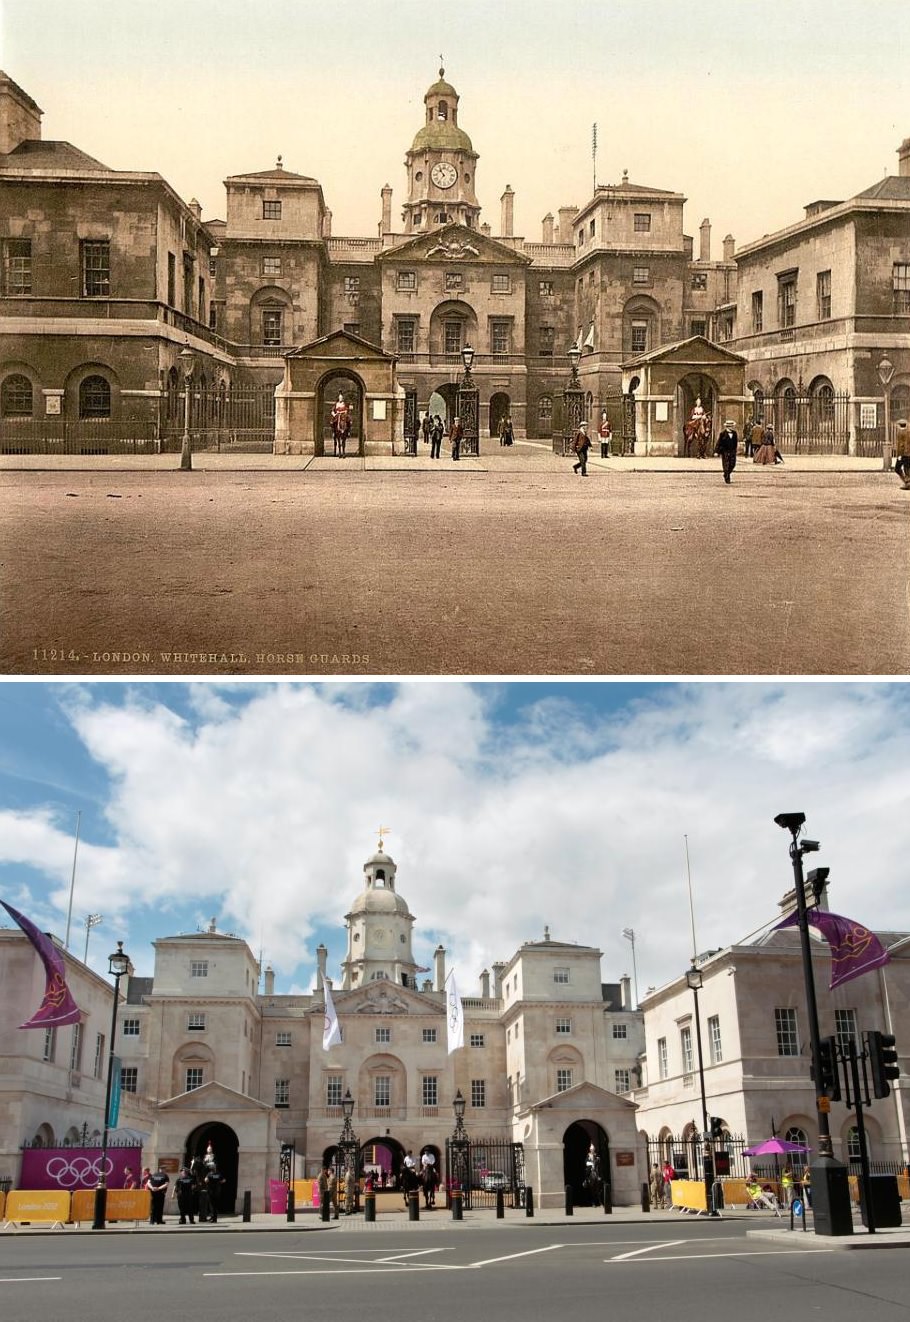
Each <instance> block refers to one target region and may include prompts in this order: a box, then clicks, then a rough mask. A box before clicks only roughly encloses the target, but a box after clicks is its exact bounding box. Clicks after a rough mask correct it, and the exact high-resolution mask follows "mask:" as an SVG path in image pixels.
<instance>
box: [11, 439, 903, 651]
mask: <svg viewBox="0 0 910 1322" xmlns="http://www.w3.org/2000/svg"><path fill="white" fill-rule="evenodd" d="M908 529H910V493H903V492H901V490H900V488H899V485H898V483H897V481H896V480H895V478H894V477H893V475H888V474H882V473H881V472H875V471H869V470H863V471H853V472H847V473H844V472H835V471H827V470H825V469H824V468H817V469H816V470H814V471H801V470H799V469H796V468H791V467H784V468H780V469H777V470H765V469H755V468H754V467H753V466H752V465H750V464H742V463H741V464H740V467H739V468H738V469H737V471H736V475H735V479H734V484H733V485H732V486H730V487H726V486H724V484H723V482H722V481H721V479H720V474H719V472H717V471H716V462H715V463H711V464H709V465H707V466H703V467H702V468H700V469H697V470H696V471H693V470H692V469H691V468H677V469H672V468H671V469H670V470H668V471H657V472H641V471H632V470H631V469H627V470H625V471H621V470H620V468H619V467H618V466H616V465H614V466H612V467H611V466H610V465H609V464H604V465H601V466H600V467H599V468H595V471H593V472H592V474H591V476H590V477H589V478H588V479H587V481H582V480H581V479H579V478H575V477H573V475H572V473H571V469H570V467H569V466H568V464H567V463H566V462H565V461H556V460H554V459H552V457H550V456H548V455H543V454H542V455H539V456H537V455H533V454H528V453H525V454H516V455H510V456H509V459H508V461H505V460H504V461H503V462H498V459H497V458H494V459H493V460H492V461H491V462H490V463H489V464H486V465H481V464H477V463H475V464H473V465H472V464H465V465H463V466H461V467H459V466H456V465H452V464H451V462H450V461H447V462H445V463H444V464H442V465H440V466H438V467H437V466H433V465H430V464H429V461H421V463H420V465H419V466H415V465H413V464H412V465H411V466H410V467H409V466H408V465H407V464H406V463H405V464H404V465H402V464H401V463H400V462H399V463H398V464H388V465H385V466H383V465H375V466H372V467H370V466H364V465H362V464H359V463H357V462H355V463H353V464H348V465H345V466H341V465H339V464H337V463H336V464H334V465H333V464H332V463H331V462H327V463H324V464H322V465H319V464H317V465H313V464H310V465H309V467H307V468H303V467H301V468H296V469H288V468H285V469H282V470H278V471H274V470H273V471H211V470H203V469H197V470H196V471H194V472H193V473H189V474H187V473H179V472H176V471H174V470H169V471H162V470H160V469H158V470H154V471H148V470H147V471H130V470H122V471H106V472H98V471H97V470H78V471H9V470H7V471H2V472H0V604H2V618H0V671H2V673H4V674H16V675H28V674H33V675H49V674H87V675H98V674H110V675H115V676H120V675H130V674H158V675H165V676H169V675H178V674H221V675H226V674H254V673H255V674H342V673H343V674H352V675H361V674H396V675H409V674H413V675H422V674H479V675H485V674H502V675H521V674H553V675H555V674H569V675H575V674H577V675H584V676H592V675H607V676H610V675H635V674H641V675H687V674H730V675H751V674H762V675H764V674H767V675H780V674H797V675H798V674H807V675H809V674H812V675H815V674H835V675H836V674H845V675H856V674H880V675H898V674H900V675H902V674H904V673H905V672H907V671H908V670H910V624H908V582H910V573H908V567H910V537H908Z"/></svg>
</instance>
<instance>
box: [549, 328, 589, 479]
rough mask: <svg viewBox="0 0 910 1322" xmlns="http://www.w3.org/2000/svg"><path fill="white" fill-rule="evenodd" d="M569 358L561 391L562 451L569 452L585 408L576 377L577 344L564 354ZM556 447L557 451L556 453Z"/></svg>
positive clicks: (578, 357) (578, 360)
mask: <svg viewBox="0 0 910 1322" xmlns="http://www.w3.org/2000/svg"><path fill="white" fill-rule="evenodd" d="M566 356H567V358H568V360H569V370H570V373H571V375H570V376H569V384H568V385H567V386H566V388H565V389H564V390H563V392H562V401H563V434H562V453H563V454H564V455H566V454H571V453H572V448H573V446H574V443H575V436H576V434H577V432H578V428H579V427H580V425H581V420H582V418H583V417H584V410H585V392H584V391H583V390H582V388H581V381H580V380H579V379H578V364H579V363H580V362H581V349H579V347H578V345H577V344H573V345H572V346H571V348H570V349H569V350H568V352H567V354H566ZM553 445H554V449H557V446H558V441H554V443H553ZM558 452H559V451H558V449H557V453H558Z"/></svg>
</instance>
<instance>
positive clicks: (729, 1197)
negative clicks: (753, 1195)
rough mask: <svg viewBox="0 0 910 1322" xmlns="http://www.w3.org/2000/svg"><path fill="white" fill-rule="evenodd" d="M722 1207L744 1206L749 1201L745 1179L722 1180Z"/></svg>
mask: <svg viewBox="0 0 910 1322" xmlns="http://www.w3.org/2000/svg"><path fill="white" fill-rule="evenodd" d="M723 1186H724V1207H745V1206H746V1205H747V1203H748V1202H749V1195H748V1194H747V1193H746V1181H745V1180H738V1179H732V1180H724V1181H723Z"/></svg>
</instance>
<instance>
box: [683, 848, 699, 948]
mask: <svg viewBox="0 0 910 1322" xmlns="http://www.w3.org/2000/svg"><path fill="white" fill-rule="evenodd" d="M683 840H684V841H685V842H686V880H687V882H688V885H689V921H690V923H691V924H692V963H693V964H694V963H695V956H696V955H697V954H698V945H697V943H696V940H695V905H694V904H693V902H692V869H691V868H690V867H689V837H688V836H687V835H684V836H683Z"/></svg>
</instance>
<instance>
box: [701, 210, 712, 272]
mask: <svg viewBox="0 0 910 1322" xmlns="http://www.w3.org/2000/svg"><path fill="white" fill-rule="evenodd" d="M698 233H699V236H700V237H699V244H698V260H699V261H700V262H710V260H711V222H710V220H708V218H707V216H706V217H705V219H704V220H703V221H702V223H701V224H700V225H699V227H698Z"/></svg>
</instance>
